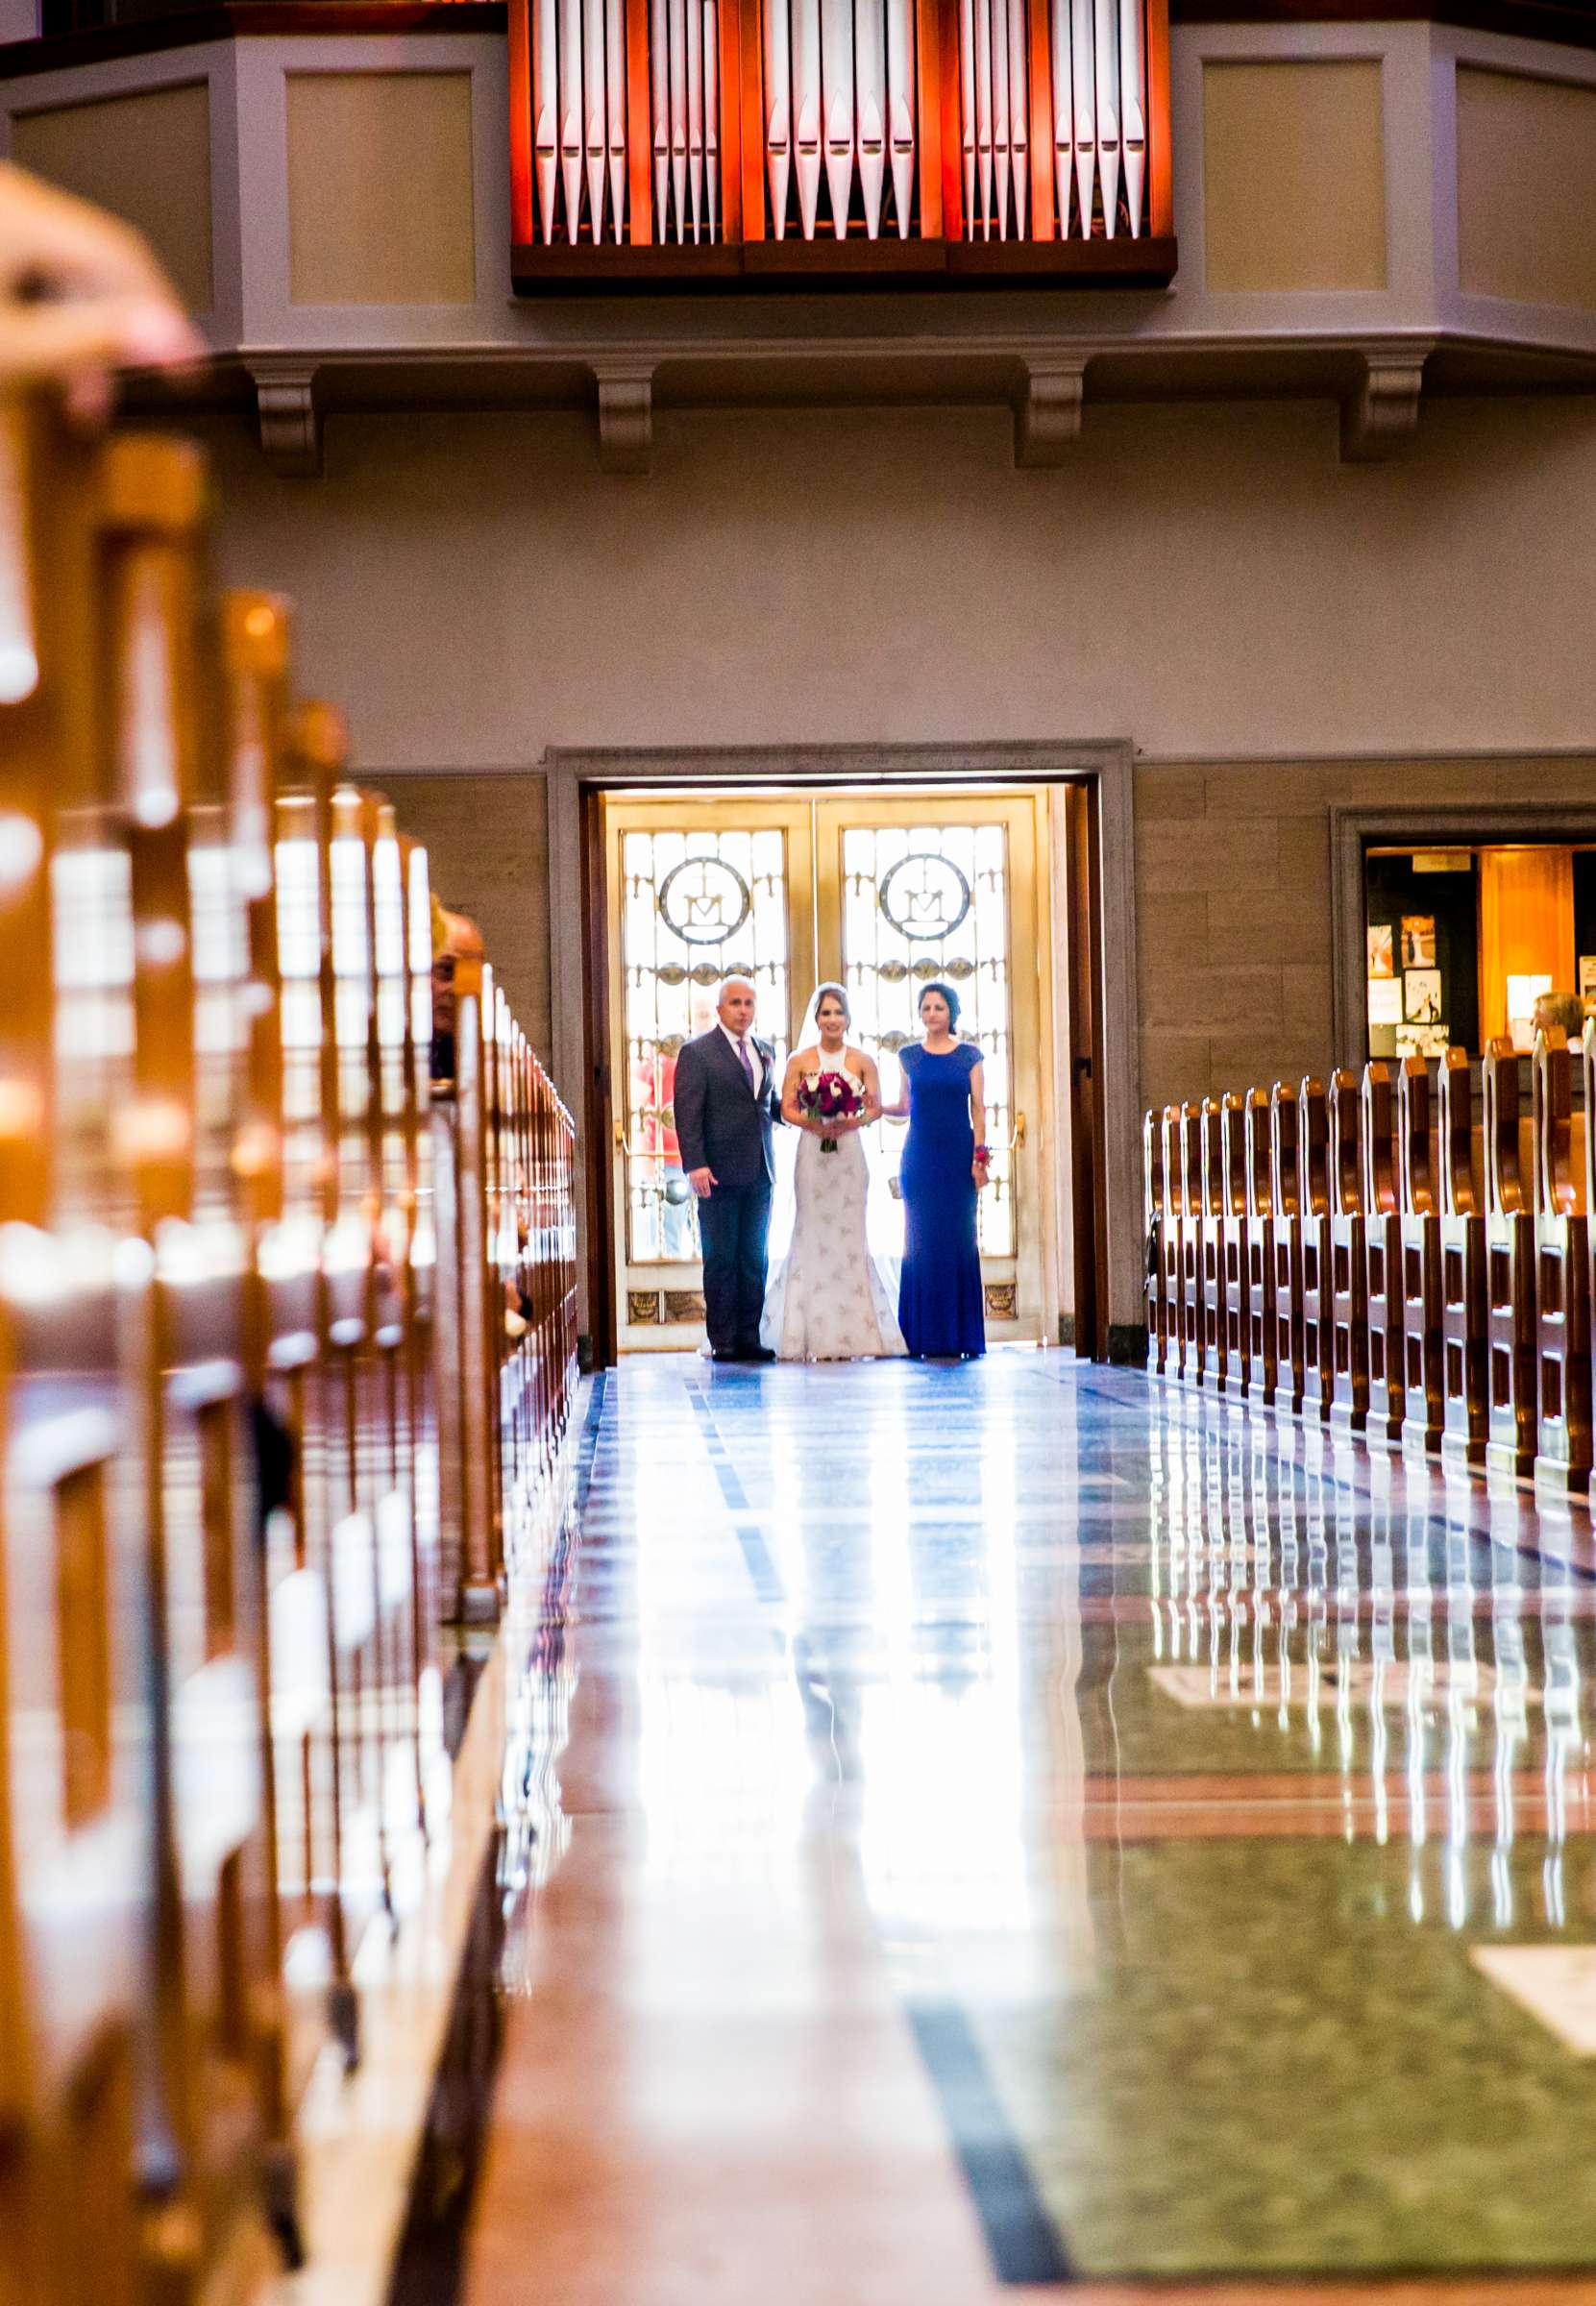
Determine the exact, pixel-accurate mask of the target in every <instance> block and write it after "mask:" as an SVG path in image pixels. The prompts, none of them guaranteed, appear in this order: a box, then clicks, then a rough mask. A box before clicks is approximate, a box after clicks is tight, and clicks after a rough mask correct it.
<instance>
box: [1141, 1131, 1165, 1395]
mask: <svg viewBox="0 0 1596 2306" xmlns="http://www.w3.org/2000/svg"><path fill="white" fill-rule="evenodd" d="M1170 1221H1171V1220H1170V1218H1169V1214H1168V1212H1167V1210H1166V1207H1165V1202H1164V1147H1163V1142H1162V1140H1161V1138H1160V1136H1159V1131H1158V1116H1157V1115H1156V1114H1155V1113H1154V1112H1153V1109H1152V1107H1151V1106H1150V1105H1149V1106H1148V1108H1147V1110H1146V1112H1145V1113H1144V1114H1143V1115H1142V1239H1143V1241H1144V1242H1145V1244H1146V1247H1145V1251H1144V1254H1143V1260H1142V1302H1143V1306H1144V1308H1145V1314H1146V1324H1147V1367H1148V1369H1149V1371H1150V1372H1151V1373H1152V1375H1153V1376H1154V1377H1162V1376H1163V1375H1164V1373H1165V1370H1166V1367H1167V1365H1168V1356H1169V1330H1168V1324H1167V1321H1166V1316H1165V1302H1164V1229H1165V1226H1166V1224H1167V1223H1169V1222H1170Z"/></svg>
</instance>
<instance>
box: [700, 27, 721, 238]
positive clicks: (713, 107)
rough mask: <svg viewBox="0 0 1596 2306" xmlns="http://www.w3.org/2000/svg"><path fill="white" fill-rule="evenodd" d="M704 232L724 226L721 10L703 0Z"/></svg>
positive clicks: (710, 233)
mask: <svg viewBox="0 0 1596 2306" xmlns="http://www.w3.org/2000/svg"><path fill="white" fill-rule="evenodd" d="M703 186H704V231H705V233H707V234H708V236H709V238H710V239H711V240H714V239H716V238H718V237H719V234H720V223H721V10H720V0H703Z"/></svg>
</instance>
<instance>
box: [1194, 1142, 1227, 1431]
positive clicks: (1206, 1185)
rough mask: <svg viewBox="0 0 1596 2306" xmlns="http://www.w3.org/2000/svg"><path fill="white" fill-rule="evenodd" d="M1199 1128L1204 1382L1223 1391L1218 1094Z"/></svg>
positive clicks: (1222, 1208)
mask: <svg viewBox="0 0 1596 2306" xmlns="http://www.w3.org/2000/svg"><path fill="white" fill-rule="evenodd" d="M1197 1129H1198V1142H1199V1145H1200V1147H1201V1160H1202V1236H1201V1239H1202V1334H1203V1375H1202V1382H1203V1384H1204V1385H1206V1386H1211V1387H1212V1388H1213V1390H1214V1391H1215V1393H1223V1392H1225V1391H1226V1390H1227V1388H1228V1383H1229V1377H1230V1341H1229V1338H1228V1337H1227V1336H1226V1334H1225V1171H1224V1160H1223V1150H1222V1147H1221V1144H1220V1140H1219V1101H1218V1099H1217V1097H1204V1099H1203V1101H1202V1105H1201V1107H1200V1110H1199V1116H1198V1123H1197Z"/></svg>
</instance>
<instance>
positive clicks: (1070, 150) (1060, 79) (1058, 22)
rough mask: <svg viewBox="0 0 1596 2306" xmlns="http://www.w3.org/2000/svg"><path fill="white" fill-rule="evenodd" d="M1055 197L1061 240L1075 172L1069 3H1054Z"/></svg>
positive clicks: (1056, 0)
mask: <svg viewBox="0 0 1596 2306" xmlns="http://www.w3.org/2000/svg"><path fill="white" fill-rule="evenodd" d="M1052 34H1053V197H1054V199H1055V200H1056V201H1057V203H1058V211H1059V237H1060V239H1068V234H1069V195H1070V189H1071V180H1072V179H1073V176H1074V172H1075V103H1074V80H1073V76H1072V73H1071V70H1070V63H1069V4H1068V0H1053V23H1052Z"/></svg>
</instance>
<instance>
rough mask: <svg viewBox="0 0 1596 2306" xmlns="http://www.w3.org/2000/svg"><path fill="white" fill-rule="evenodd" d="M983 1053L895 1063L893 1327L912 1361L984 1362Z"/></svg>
mask: <svg viewBox="0 0 1596 2306" xmlns="http://www.w3.org/2000/svg"><path fill="white" fill-rule="evenodd" d="M980 1062H981V1052H980V1050H979V1049H977V1048H974V1047H972V1046H971V1044H970V1043H969V1042H967V1041H961V1042H958V1043H955V1045H954V1046H953V1047H952V1048H950V1049H945V1050H944V1051H943V1052H942V1054H941V1055H940V1056H933V1055H932V1054H931V1053H930V1051H929V1050H928V1049H925V1048H922V1047H921V1045H920V1043H918V1042H911V1043H910V1044H909V1046H908V1047H907V1048H905V1049H902V1050H900V1051H899V1053H898V1063H899V1064H900V1065H901V1066H902V1067H903V1073H904V1078H905V1079H906V1080H907V1082H908V1084H909V1140H908V1142H907V1144H906V1145H905V1146H904V1148H903V1166H902V1171H901V1176H902V1183H903V1211H904V1218H905V1225H904V1235H905V1239H904V1247H903V1278H902V1280H901V1282H900V1283H899V1285H898V1292H897V1322H898V1327H899V1328H900V1329H901V1330H902V1332H903V1337H904V1342H905V1343H906V1344H907V1346H908V1348H909V1351H910V1352H911V1353H912V1354H913V1355H915V1356H916V1358H917V1359H919V1360H921V1361H924V1360H936V1361H940V1360H943V1359H944V1358H946V1359H953V1358H955V1357H957V1356H964V1357H967V1358H968V1357H970V1356H972V1355H975V1354H978V1353H985V1351H986V1349H987V1339H986V1325H985V1321H984V1319H983V1308H982V1299H981V1259H980V1253H979V1252H978V1250H977V1249H976V1246H975V1179H974V1177H973V1175H972V1174H971V1165H972V1164H973V1162H974V1159H975V1132H974V1130H973V1129H972V1128H971V1126H970V1074H971V1073H972V1072H973V1071H974V1069H975V1067H977V1066H978V1065H979V1064H980Z"/></svg>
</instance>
